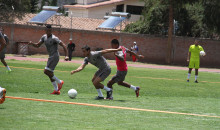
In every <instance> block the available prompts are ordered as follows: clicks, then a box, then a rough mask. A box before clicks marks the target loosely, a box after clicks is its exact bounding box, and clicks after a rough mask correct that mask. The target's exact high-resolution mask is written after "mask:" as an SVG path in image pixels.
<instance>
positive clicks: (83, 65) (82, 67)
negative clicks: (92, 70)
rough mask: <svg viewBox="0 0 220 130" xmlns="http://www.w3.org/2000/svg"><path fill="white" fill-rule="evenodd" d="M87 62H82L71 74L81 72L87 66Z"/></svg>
mask: <svg viewBox="0 0 220 130" xmlns="http://www.w3.org/2000/svg"><path fill="white" fill-rule="evenodd" d="M86 65H87V64H82V65H81V66H80V67H79V68H77V69H76V70H73V71H71V75H73V74H74V73H76V72H80V71H81V70H83V69H84V68H85V67H86Z"/></svg>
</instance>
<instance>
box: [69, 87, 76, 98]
mask: <svg viewBox="0 0 220 130" xmlns="http://www.w3.org/2000/svg"><path fill="white" fill-rule="evenodd" d="M68 95H69V97H70V98H75V97H76V96H77V91H76V90H75V89H73V88H72V89H70V90H69V91H68Z"/></svg>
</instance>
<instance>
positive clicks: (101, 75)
mask: <svg viewBox="0 0 220 130" xmlns="http://www.w3.org/2000/svg"><path fill="white" fill-rule="evenodd" d="M120 50H121V49H120V48H118V49H106V50H102V51H91V50H90V47H89V46H87V45H86V46H84V47H83V48H82V52H83V54H84V56H85V59H84V63H83V64H82V65H81V66H80V67H79V68H78V69H76V70H73V71H71V74H74V73H76V72H79V71H81V70H83V69H84V68H85V66H86V65H87V64H88V63H91V64H92V65H94V66H96V67H97V68H98V69H99V70H98V71H97V72H96V73H95V75H94V77H93V79H92V83H93V85H94V86H95V88H96V90H97V92H98V97H96V98H95V99H96V100H100V99H104V96H103V94H102V91H101V89H104V90H106V91H107V98H108V97H109V96H110V95H111V93H112V90H111V89H110V88H108V87H106V86H104V85H103V84H101V82H102V81H104V80H105V79H106V78H107V77H108V76H109V75H110V73H111V68H110V66H109V64H108V63H107V61H106V59H105V58H104V57H103V56H102V55H103V54H106V53H111V52H116V51H120Z"/></svg>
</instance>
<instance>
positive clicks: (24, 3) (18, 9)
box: [0, 0, 31, 22]
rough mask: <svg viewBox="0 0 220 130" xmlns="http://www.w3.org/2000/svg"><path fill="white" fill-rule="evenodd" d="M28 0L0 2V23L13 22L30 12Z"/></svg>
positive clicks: (1, 0)
mask: <svg viewBox="0 0 220 130" xmlns="http://www.w3.org/2000/svg"><path fill="white" fill-rule="evenodd" d="M30 7H31V6H30V0H0V22H13V20H14V18H22V16H24V15H25V13H27V12H29V11H30Z"/></svg>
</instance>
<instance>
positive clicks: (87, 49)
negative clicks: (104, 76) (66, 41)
mask: <svg viewBox="0 0 220 130" xmlns="http://www.w3.org/2000/svg"><path fill="white" fill-rule="evenodd" d="M82 49H85V50H86V51H90V47H89V46H88V45H85V46H83V47H82Z"/></svg>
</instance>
